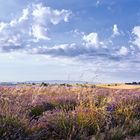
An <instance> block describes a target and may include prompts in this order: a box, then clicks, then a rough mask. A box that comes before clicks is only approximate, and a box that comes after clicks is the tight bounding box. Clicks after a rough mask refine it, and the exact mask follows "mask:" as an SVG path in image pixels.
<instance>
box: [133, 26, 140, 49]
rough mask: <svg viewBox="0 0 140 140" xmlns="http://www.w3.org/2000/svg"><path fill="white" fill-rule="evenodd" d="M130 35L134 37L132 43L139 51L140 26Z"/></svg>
mask: <svg viewBox="0 0 140 140" xmlns="http://www.w3.org/2000/svg"><path fill="white" fill-rule="evenodd" d="M132 34H133V35H134V40H133V41H132V43H133V44H134V45H136V46H137V47H138V48H139V49H140V26H135V27H134V28H133V31H132Z"/></svg>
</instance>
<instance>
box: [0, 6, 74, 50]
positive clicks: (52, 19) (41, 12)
mask: <svg viewBox="0 0 140 140" xmlns="http://www.w3.org/2000/svg"><path fill="white" fill-rule="evenodd" d="M71 13H72V12H71V11H69V10H65V9H62V10H57V9H52V8H51V7H47V6H44V5H43V4H32V5H29V6H28V7H27V8H25V9H23V10H22V13H21V16H20V17H18V18H14V19H11V21H9V22H0V50H1V51H13V50H16V49H21V48H25V47H26V46H27V44H29V43H30V44H32V43H34V42H41V41H42V40H43V41H47V40H50V39H51V38H50V37H49V35H48V29H49V28H50V24H51V25H53V26H54V25H57V24H59V23H60V22H62V21H63V22H68V21H69V17H70V15H71ZM8 49H9V50H8Z"/></svg>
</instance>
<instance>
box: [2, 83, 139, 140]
mask: <svg viewBox="0 0 140 140" xmlns="http://www.w3.org/2000/svg"><path fill="white" fill-rule="evenodd" d="M139 135H140V89H139V88H129V89H126V88H125V89H121V88H107V87H104V86H95V85H84V84H81V85H80V84H79V85H65V84H64V85H17V86H0V139H1V140H139V139H140V137H139Z"/></svg>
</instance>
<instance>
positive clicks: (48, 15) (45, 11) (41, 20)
mask: <svg viewBox="0 0 140 140" xmlns="http://www.w3.org/2000/svg"><path fill="white" fill-rule="evenodd" d="M32 15H33V17H34V20H35V22H37V23H38V24H41V25H44V24H45V25H46V24H48V23H52V24H54V25H56V24H58V23H60V22H61V21H64V22H68V20H69V17H70V15H71V11H69V10H65V9H62V10H57V9H52V8H51V7H45V6H43V5H42V4H37V5H33V12H32Z"/></svg>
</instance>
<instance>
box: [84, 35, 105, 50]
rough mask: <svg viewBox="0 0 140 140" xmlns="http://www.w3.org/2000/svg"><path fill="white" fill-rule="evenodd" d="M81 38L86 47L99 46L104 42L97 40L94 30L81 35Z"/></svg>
mask: <svg viewBox="0 0 140 140" xmlns="http://www.w3.org/2000/svg"><path fill="white" fill-rule="evenodd" d="M83 40H84V41H85V46H87V47H94V48H99V47H101V46H102V45H103V44H104V43H103V42H101V41H99V37H98V33H96V32H92V33H89V34H88V35H83Z"/></svg>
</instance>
